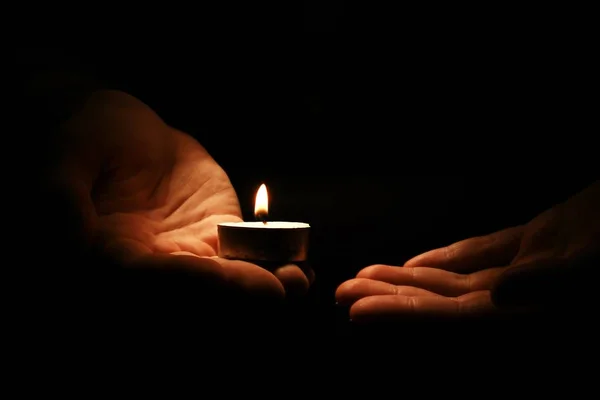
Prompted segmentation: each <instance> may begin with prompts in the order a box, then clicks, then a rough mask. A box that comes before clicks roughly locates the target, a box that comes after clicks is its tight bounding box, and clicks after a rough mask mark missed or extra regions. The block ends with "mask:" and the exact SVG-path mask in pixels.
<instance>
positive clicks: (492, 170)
mask: <svg viewBox="0 0 600 400" xmlns="http://www.w3.org/2000/svg"><path fill="white" fill-rule="evenodd" d="M396 11H398V10H396ZM295 12H296V13H297V14H301V12H300V10H295ZM297 14H293V15H292V16H291V17H290V21H291V23H297V22H298V21H299V20H301V24H302V25H303V29H302V30H301V31H302V33H301V34H295V35H292V36H290V37H285V38H279V37H278V36H277V35H276V34H271V35H265V36H261V37H260V38H258V39H255V38H254V37H246V36H245V35H244V30H243V29H241V30H240V31H239V32H236V33H235V34H233V35H232V36H231V37H227V38H222V37H220V38H219V39H218V40H212V39H211V38H204V39H203V40H202V39H198V41H196V42H194V40H191V41H189V42H190V43H195V44H196V45H195V46H191V45H189V44H188V42H186V43H181V42H179V43H178V44H174V43H176V42H168V43H166V44H165V43H163V44H160V43H157V44H156V45H152V46H149V45H148V43H146V44H145V45H136V43H137V42H136V41H135V40H134V37H135V36H134V35H129V36H127V37H128V39H130V40H129V42H128V43H126V44H125V45H123V43H121V44H120V45H112V44H111V45H108V44H106V45H78V46H72V47H70V48H68V51H70V52H72V53H74V54H76V55H77V56H78V57H80V58H81V59H82V60H85V61H86V62H87V64H88V65H89V66H92V67H93V68H94V69H95V70H96V71H97V72H98V73H99V74H100V75H101V76H102V77H103V78H104V79H106V80H107V81H108V82H111V83H113V84H114V86H115V87H118V88H122V89H124V90H127V91H129V92H130V93H132V94H134V95H136V96H137V97H139V98H140V99H142V100H143V101H145V102H147V103H148V104H149V105H150V106H152V107H153V108H154V109H155V110H156V111H157V112H158V114H159V115H161V116H162V117H163V118H164V119H165V120H166V121H167V122H168V123H170V124H172V125H173V126H175V127H177V128H179V129H182V130H184V131H186V132H188V133H190V134H191V135H193V136H194V137H196V138H197V139H198V140H199V141H200V143H202V144H203V145H204V146H205V147H206V148H207V149H208V151H209V152H210V153H211V154H212V155H213V156H214V157H215V159H216V160H217V161H218V162H219V163H220V164H221V166H222V167H223V168H224V169H225V170H226V171H227V172H228V174H229V176H230V178H231V180H232V182H233V185H234V187H235V188H236V190H237V191H238V195H239V197H240V201H241V203H242V207H243V208H244V212H245V216H246V218H247V219H252V218H253V216H252V209H253V201H254V195H255V192H256V189H257V188H258V186H259V185H260V184H261V183H266V184H267V186H268V188H269V192H270V198H271V205H270V218H272V219H278V220H288V221H304V222H308V223H310V224H311V226H312V232H311V235H312V237H311V238H312V243H311V249H310V259H311V264H312V266H313V268H314V270H315V272H316V277H317V279H316V281H315V284H314V286H313V288H312V289H311V292H310V293H309V295H308V296H307V297H306V298H305V299H303V300H301V301H300V302H299V303H298V304H294V305H292V306H290V309H289V310H288V312H287V314H286V316H285V318H286V324H287V325H286V328H285V329H287V330H286V331H285V332H288V333H289V332H292V331H294V330H296V331H298V332H301V333H302V335H310V337H312V338H322V339H324V340H326V341H328V340H329V339H337V338H340V337H348V335H349V336H350V337H351V338H355V336H352V334H353V333H355V329H357V328H355V327H353V326H352V324H350V323H349V322H348V314H347V310H344V309H341V308H339V307H337V306H336V305H335V304H334V302H335V299H334V292H335V289H336V287H337V286H338V285H339V284H340V283H342V282H343V281H344V280H346V279H349V278H352V277H353V276H354V275H355V274H356V273H357V272H358V271H359V270H360V269H361V268H363V267H365V266H367V265H370V264H374V263H387V264H392V265H401V264H402V263H403V262H404V261H406V260H407V259H408V258H410V257H412V256H414V255H416V254H419V253H420V252H423V251H426V250H429V249H432V248H435V247H439V246H443V245H447V244H450V243H452V242H454V241H457V240H461V239H464V238H467V237H471V236H474V235H481V234H486V233H491V232H493V231H495V230H498V229H501V228H505V227H508V226H512V225H516V224H520V223H524V222H527V221H528V220H529V219H531V218H533V217H534V216H535V215H537V214H538V213H539V212H541V211H543V210H545V209H546V208H548V207H550V206H552V205H553V204H555V203H556V202H559V201H562V200H564V199H566V198H567V197H568V196H570V195H571V194H573V193H575V192H576V191H578V190H580V189H581V188H583V187H585V185H587V184H588V183H590V182H591V181H592V180H593V179H594V178H595V176H594V173H595V169H590V165H591V163H592V162H593V161H594V160H595V159H594V158H590V157H589V152H590V151H592V150H591V145H590V141H589V140H590V139H589V134H590V130H589V128H588V126H589V125H588V124H589V122H590V120H591V116H590V114H591V112H590V110H591V107H592V104H591V102H589V101H588V99H587V96H586V93H587V90H588V87H589V82H588V75H587V73H586V69H587V68H588V67H589V64H587V63H586V62H585V61H582V60H581V59H580V57H581V56H583V57H585V56H586V54H579V53H577V52H575V53H576V54H574V55H571V56H557V55H556V53H551V54H549V55H548V54H546V55H542V54H541V53H542V52H543V50H544V49H547V48H548V47H555V46H557V43H558V42H557V41H555V40H554V36H552V34H551V33H550V32H548V31H543V30H542V31H539V32H538V31H536V32H537V33H538V35H537V36H536V40H532V41H530V42H528V41H527V40H525V39H522V40H519V41H518V43H519V45H520V46H518V47H513V46H511V45H509V44H508V43H507V42H504V41H503V39H504V38H505V37H506V35H508V31H510V30H507V29H506V27H504V30H501V31H494V30H493V29H491V30H490V34H489V35H486V36H485V37H483V36H482V35H479V34H478V33H476V32H479V33H480V31H472V30H471V31H469V30H465V29H464V26H462V25H460V24H457V25H454V24H452V23H446V24H445V25H443V26H439V25H437V21H439V20H443V17H444V12H443V10H436V11H435V12H433V13H432V14H429V15H430V16H433V17H435V20H429V19H425V18H423V19H419V20H418V21H419V22H427V24H420V23H415V21H414V19H413V18H412V14H411V13H410V12H408V11H406V10H404V12H402V10H401V11H400V12H399V13H392V14H390V13H389V10H379V9H376V8H375V7H374V6H373V7H370V8H368V9H365V8H364V7H362V8H360V7H356V6H349V5H348V4H346V3H344V2H341V1H340V2H316V1H314V2H311V1H306V2H304V9H303V14H302V17H301V18H297ZM253 16H254V17H256V18H258V19H259V20H260V21H264V20H265V18H264V17H260V16H258V13H257V14H256V15H253ZM419 16H420V17H422V14H419ZM238 17H239V15H238ZM409 22H410V23H409ZM248 25H249V24H248ZM283 25H285V24H283ZM480 25H482V26H485V25H486V20H482V21H481V22H480ZM382 26H383V27H395V26H399V27H400V28H401V29H400V31H399V32H395V33H394V34H387V33H383V32H378V30H377V28H380V27H382ZM244 27H248V26H247V25H245V26H244ZM433 27H437V28H438V29H433ZM540 32H541V33H540ZM188 39H189V37H188ZM558 44H560V43H558ZM565 57H568V58H565ZM590 171H592V172H591V173H590ZM288 323H289V324H288ZM404 328H407V326H405V327H404ZM413 328H414V327H408V329H413ZM360 329H362V328H360ZM367 329H370V328H367ZM448 329H449V328H447V327H445V328H442V330H441V331H442V332H446V333H447V332H448ZM452 329H454V328H452ZM494 329H495V328H494ZM361 332H362V333H364V332H363V331H361ZM369 332H371V333H373V332H377V334H380V333H381V331H376V330H370V331H369ZM429 332H430V333H431V331H429ZM437 332H440V331H437ZM319 343H321V342H320V340H319Z"/></svg>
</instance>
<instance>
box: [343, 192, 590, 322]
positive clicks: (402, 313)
mask: <svg viewBox="0 0 600 400" xmlns="http://www.w3.org/2000/svg"><path fill="white" fill-rule="evenodd" d="M599 255H600V181H598V182H595V183H594V184H592V185H590V186H589V187H588V188H587V189H586V190H584V191H582V192H581V193H579V194H577V195H576V196H574V197H572V198H571V199H569V200H568V201H566V202H564V203H562V204H559V205H557V206H555V207H553V208H551V209H549V210H547V211H546V212H544V213H542V214H540V215H539V216H537V217H536V218H534V219H533V220H531V221H530V222H529V223H527V224H525V225H522V226H517V227H512V228H509V229H505V230H501V231H499V232H496V233H493V234H490V235H487V236H482V237H475V238H470V239H466V240H463V241H460V242H457V243H454V244H452V245H450V246H448V247H444V248H440V249H435V250H431V251H428V252H426V253H424V254H421V255H418V256H416V257H414V258H412V259H411V260H409V261H407V262H406V263H405V265H404V266H403V267H396V266H388V265H372V266H369V267H366V268H365V269H363V270H361V271H360V272H359V273H358V274H357V276H356V278H355V279H351V280H349V281H346V282H344V283H342V284H341V285H340V286H339V287H338V289H337V292H336V297H337V300H338V302H339V303H340V304H345V305H350V306H351V308H350V316H351V318H352V319H353V320H355V321H373V320H397V319H400V318H403V317H407V316H424V317H428V316H433V317H440V316H445V317H459V316H461V317H463V316H481V315H497V314H504V313H514V312H518V313H520V312H527V311H535V310H540V309H542V308H556V307H562V306H566V307H571V308H574V309H582V308H585V307H589V302H590V301H592V300H593V298H594V295H593V289H591V288H593V287H594V286H595V285H596V280H595V278H594V277H595V276H597V272H596V271H597V270H598V265H594V263H595V264H598V262H599V257H598V256H599ZM593 274H594V275H593Z"/></svg>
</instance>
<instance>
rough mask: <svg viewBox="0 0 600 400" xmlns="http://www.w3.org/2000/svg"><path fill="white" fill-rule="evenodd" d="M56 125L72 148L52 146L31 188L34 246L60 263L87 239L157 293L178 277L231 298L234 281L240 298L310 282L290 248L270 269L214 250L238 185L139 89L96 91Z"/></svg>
mask: <svg viewBox="0 0 600 400" xmlns="http://www.w3.org/2000/svg"><path fill="white" fill-rule="evenodd" d="M63 129H64V130H65V132H67V133H68V134H65V135H57V136H56V138H57V140H58V139H59V138H60V139H61V140H62V141H61V142H60V143H57V144H56V145H57V146H56V147H57V148H65V149H69V150H71V152H69V151H67V150H65V152H64V153H62V152H61V153H60V156H61V157H63V159H59V160H57V162H56V165H58V166H59V167H60V168H57V170H56V171H51V172H52V174H50V175H52V180H51V181H50V182H49V183H48V185H47V186H48V187H47V188H44V193H43V196H39V198H43V199H44V201H43V202H42V203H41V205H39V208H38V212H37V213H36V218H37V221H36V224H37V226H40V227H42V228H43V229H49V230H50V231H48V232H46V231H43V233H44V236H45V237H46V239H45V240H43V241H41V244H40V245H44V246H47V247H46V248H45V249H43V250H45V251H38V253H40V254H44V255H45V257H47V255H49V254H58V253H59V254H60V257H61V258H60V262H59V263H57V264H58V265H68V264H69V263H71V262H73V263H74V265H76V266H77V269H78V270H81V269H80V268H79V266H80V263H81V260H80V259H79V258H78V257H79V256H80V255H81V254H87V253H84V252H85V251H88V249H93V251H95V252H99V253H101V258H100V259H101V260H108V261H109V262H110V265H111V266H112V265H117V266H119V267H123V268H124V269H125V270H127V271H131V272H135V274H136V276H139V281H141V280H143V279H144V278H145V276H146V275H147V276H152V277H154V276H156V275H157V274H158V276H159V279H158V280H157V281H158V282H159V283H160V285H161V290H157V291H156V292H154V293H153V295H156V296H158V295H159V294H160V293H167V292H168V290H167V289H168V287H169V286H172V288H173V292H174V293H179V292H180V290H182V289H181V288H182V287H184V286H185V287H186V288H191V291H192V294H193V295H198V296H200V295H208V293H211V294H214V297H215V298H217V297H219V296H227V297H228V298H229V297H232V296H231V293H232V291H233V292H235V293H241V294H242V296H243V298H244V299H248V298H250V297H260V298H264V297H269V298H272V297H277V298H282V297H284V296H286V295H289V294H290V292H292V291H293V292H294V293H303V292H305V291H306V290H307V289H308V286H309V285H310V281H311V274H310V273H308V272H306V271H303V270H301V269H300V268H299V267H298V265H296V263H295V260H296V259H297V258H296V257H283V258H279V257H276V259H278V260H280V262H279V263H278V265H277V266H276V268H273V269H272V270H271V271H267V270H265V269H264V268H260V267H259V266H258V265H256V264H255V263H252V262H247V261H244V260H243V259H235V260H233V259H230V258H229V257H227V258H223V257H218V249H217V247H218V241H219V240H218V232H217V231H218V225H219V224H220V223H232V222H233V223H240V222H239V221H242V217H241V215H242V213H241V210H240V206H239V200H238V198H237V195H236V191H235V190H234V188H233V187H232V185H231V182H230V180H229V178H228V176H227V174H226V172H225V171H224V170H223V169H222V168H221V166H220V165H219V164H218V163H217V162H216V161H215V160H214V159H213V158H212V157H211V155H210V154H209V153H208V152H207V151H206V149H205V148H204V147H203V146H202V145H201V144H200V143H198V142H197V141H196V140H195V139H194V138H192V137H191V136H189V135H187V134H186V133H184V132H181V131H179V130H176V129H174V128H172V127H170V126H167V125H166V124H165V123H164V122H163V120H162V119H161V118H159V117H158V116H157V115H156V114H155V113H154V112H153V111H152V110H151V109H150V108H149V107H148V106H147V105H145V104H143V103H142V102H141V101H139V100H138V99H136V98H134V97H132V96H130V95H128V94H126V93H123V92H116V91H98V92H96V93H94V95H93V96H91V97H90V98H89V99H88V102H87V103H86V104H85V106H83V107H82V108H81V109H80V110H79V111H78V112H77V113H76V114H74V115H73V117H72V118H71V119H70V120H68V121H67V122H66V123H65V125H64V127H63ZM79 137H86V138H87V139H88V140H85V141H82V140H78V139H76V138H79ZM36 198H37V197H36ZM259 223H260V224H263V222H260V221H259ZM241 224H244V223H241ZM267 225H268V226H269V227H271V226H274V225H275V224H274V223H271V222H269V221H267ZM59 229H60V231H59V232H57V230H59ZM238 243H239V242H238ZM242 243H243V241H242ZM57 249H60V251H58V252H57ZM301 250H305V249H304V248H301ZM70 253H72V254H73V261H69V260H67V257H68V255H69V254H70ZM91 256H92V257H95V256H96V255H95V254H92V255H91ZM93 259H94V258H92V260H93ZM44 261H46V260H44ZM152 279H154V278H152ZM89 281H94V280H93V279H90V280H89ZM180 282H183V284H180ZM141 286H143V285H141ZM221 289H223V290H221ZM230 289H233V290H230ZM102 290H105V289H104V288H102ZM173 292H172V293H173ZM167 297H168V296H167ZM211 300H212V299H211ZM214 304H216V303H215V302H213V303H212V305H210V306H211V307H212V306H214Z"/></svg>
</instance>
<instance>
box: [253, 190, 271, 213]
mask: <svg viewBox="0 0 600 400" xmlns="http://www.w3.org/2000/svg"><path fill="white" fill-rule="evenodd" d="M268 215H269V195H268V193H267V186H266V185H265V184H264V183H263V184H262V185H260V187H259V188H258V191H257V192H256V201H255V202H254V216H255V217H256V218H258V219H262V220H266V219H267V216H268Z"/></svg>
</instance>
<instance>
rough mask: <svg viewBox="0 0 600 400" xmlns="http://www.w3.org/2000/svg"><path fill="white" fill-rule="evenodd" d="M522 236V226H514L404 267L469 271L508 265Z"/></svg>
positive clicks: (433, 252)
mask: <svg viewBox="0 0 600 400" xmlns="http://www.w3.org/2000/svg"><path fill="white" fill-rule="evenodd" d="M521 233H522V228H521V227H514V228H509V229H504V230H501V231H498V232H495V233H492V234H490V235H486V236H479V237H474V238H470V239H466V240H462V241H460V242H456V243H454V244H451V245H450V246H446V247H442V248H439V249H435V250H430V251H428V252H426V253H423V254H420V255H418V256H416V257H413V258H411V259H410V260H408V261H407V262H406V263H405V264H404V266H405V267H409V268H412V267H431V268H440V269H445V270H448V271H455V272H470V271H476V270H480V269H483V268H489V267H498V266H501V265H508V264H509V263H510V261H511V260H512V259H513V258H514V257H515V256H516V254H517V252H518V250H519V244H520V241H521Z"/></svg>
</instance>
